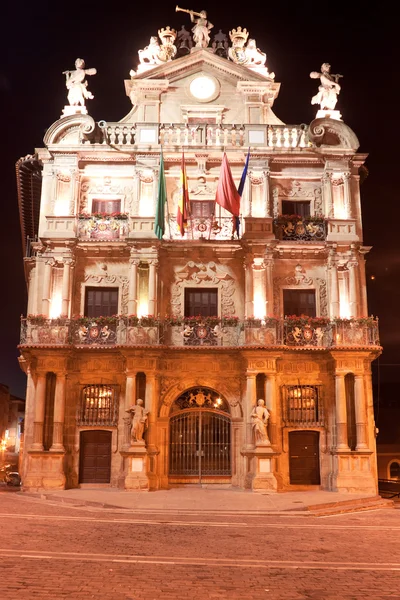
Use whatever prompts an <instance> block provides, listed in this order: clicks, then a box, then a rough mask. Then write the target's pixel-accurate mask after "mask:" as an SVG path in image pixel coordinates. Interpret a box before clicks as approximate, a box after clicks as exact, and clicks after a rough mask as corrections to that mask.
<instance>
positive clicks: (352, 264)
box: [348, 259, 358, 317]
mask: <svg viewBox="0 0 400 600" xmlns="http://www.w3.org/2000/svg"><path fill="white" fill-rule="evenodd" d="M348 269H349V296H350V298H349V307H350V316H351V317H358V285H357V284H358V281H357V279H358V278H357V269H358V262H357V261H356V260H355V259H353V260H351V261H349V263H348Z"/></svg>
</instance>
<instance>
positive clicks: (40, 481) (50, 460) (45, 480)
mask: <svg viewBox="0 0 400 600" xmlns="http://www.w3.org/2000/svg"><path fill="white" fill-rule="evenodd" d="M64 455H65V452H64V451H61V452H58V451H54V450H52V451H51V452H47V451H38V452H36V451H29V452H28V461H27V469H26V473H25V476H24V479H23V481H22V489H23V490H26V491H28V490H30V491H40V490H64V489H65V481H66V477H65V474H64V469H63V462H64Z"/></svg>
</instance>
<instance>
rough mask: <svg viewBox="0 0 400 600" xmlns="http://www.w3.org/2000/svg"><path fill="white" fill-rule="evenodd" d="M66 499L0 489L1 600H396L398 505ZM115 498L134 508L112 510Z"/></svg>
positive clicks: (193, 492) (202, 496) (182, 497)
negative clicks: (395, 506)
mask: <svg viewBox="0 0 400 600" xmlns="http://www.w3.org/2000/svg"><path fill="white" fill-rule="evenodd" d="M70 492H74V494H71V493H70V494H69V497H68V491H65V492H58V493H53V495H52V494H48V495H47V496H44V495H40V494H37V495H34V494H26V493H23V492H18V491H17V492H15V491H14V490H7V488H5V487H3V486H2V487H1V488H0V518H1V533H0V538H1V543H0V557H1V559H0V573H1V576H0V597H1V598H2V600H17V599H21V600H33V599H38V600H50V599H51V600H64V599H67V598H70V599H71V600H72V599H73V600H83V599H85V600H89V599H91V600H160V599H165V600H187V599H188V598H190V599H191V600H216V599H229V600H239V599H240V600H261V599H263V600H264V599H268V600H310V599H312V600H333V599H335V600H337V599H339V600H361V599H363V600H365V599H367V600H369V599H371V600H372V599H374V600H375V599H382V600H383V599H385V600H386V599H389V598H390V599H391V600H393V599H397V600H400V519H399V517H400V512H399V510H397V509H396V508H393V505H392V504H391V503H390V502H389V503H386V504H385V503H381V504H380V505H379V503H378V502H377V499H369V501H370V507H368V502H367V501H365V500H364V501H362V500H361V499H357V498H355V497H353V498H349V499H348V500H347V501H346V500H344V499H341V502H336V508H335V509H334V507H333V504H335V503H332V502H331V503H326V502H324V503H320V504H319V505H317V506H315V505H311V504H310V505H309V507H310V508H307V506H306V501H307V498H306V494H307V492H305V493H301V492H300V493H298V494H297V496H296V495H295V494H293V495H292V496H293V498H290V497H289V496H288V495H284V494H275V495H268V496H262V495H255V494H251V493H246V492H235V491H232V490H208V489H203V490H202V489H186V488H184V489H176V490H169V491H165V492H163V493H126V492H125V493H124V492H107V491H106V490H93V489H92V490H82V493H81V496H79V492H80V490H71V491H70ZM117 494H119V497H120V502H125V503H126V502H128V501H129V502H130V503H131V506H130V507H128V508H126V507H125V508H123V507H121V506H117V505H114V506H113V505H112V504H111V501H112V502H115V496H116V495H117ZM163 494H164V497H163ZM168 494H169V496H168ZM311 494H313V493H312V492H311ZM73 495H74V497H72V496H73ZM60 496H61V497H60ZM95 496H96V497H97V502H96V501H95V500H93V498H94V497H95ZM113 496H114V497H113ZM330 496H332V494H330ZM90 497H92V499H90ZM168 497H169V500H168V502H167V498H168ZM107 498H109V501H110V502H105V501H104V500H105V499H107ZM281 498H283V500H285V498H286V500H285V503H286V506H285V504H284V501H283V500H282V501H281ZM294 498H298V501H297V502H295V501H294ZM310 498H311V496H310ZM190 499H191V500H192V502H191V503H190ZM222 500H223V502H222ZM245 500H246V502H247V509H246V507H245V506H244V501H245ZM322 500H324V499H323V498H322ZM279 502H281V505H280V506H278V503H279ZM290 502H291V503H292V506H290ZM146 503H147V505H148V508H146V506H145V505H146ZM273 503H275V504H273ZM190 504H191V506H190ZM347 510H352V511H353V512H342V511H347ZM317 515H319V516H317Z"/></svg>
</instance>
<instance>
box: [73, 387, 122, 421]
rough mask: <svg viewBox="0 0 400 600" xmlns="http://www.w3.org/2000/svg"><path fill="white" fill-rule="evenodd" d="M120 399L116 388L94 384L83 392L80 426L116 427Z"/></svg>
mask: <svg viewBox="0 0 400 600" xmlns="http://www.w3.org/2000/svg"><path fill="white" fill-rule="evenodd" d="M117 421H118V398H117V393H116V389H115V386H112V385H103V384H93V385H87V386H85V387H84V388H83V390H82V397H81V405H80V409H79V414H78V425H96V426H98V425H108V426H112V427H114V426H116V425H117Z"/></svg>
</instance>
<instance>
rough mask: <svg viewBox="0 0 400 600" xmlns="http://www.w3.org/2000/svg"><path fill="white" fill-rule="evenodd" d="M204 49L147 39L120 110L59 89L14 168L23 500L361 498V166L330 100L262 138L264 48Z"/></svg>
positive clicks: (371, 452) (369, 432) (226, 42)
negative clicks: (311, 492) (85, 489)
mask: <svg viewBox="0 0 400 600" xmlns="http://www.w3.org/2000/svg"><path fill="white" fill-rule="evenodd" d="M197 25H198V26H199V27H200V25H201V24H200V25H199V24H197ZM197 33H199V32H197ZM218 35H219V38H218V36H215V38H214V40H212V39H211V36H210V39H207V37H204V36H203V38H201V37H199V35H197V37H196V36H195V37H194V39H192V37H191V35H190V33H189V32H184V33H182V31H181V32H179V35H177V33H176V32H175V31H174V30H171V29H170V28H166V29H162V30H160V31H159V39H160V41H161V45H160V42H159V41H158V39H157V38H152V39H151V40H150V44H149V46H148V47H147V48H145V49H144V50H143V51H140V52H139V58H140V64H139V67H138V69H137V71H131V74H130V79H129V80H128V81H126V82H125V88H126V93H127V95H128V96H129V98H130V99H131V102H132V110H131V111H130V113H129V114H128V115H127V116H126V117H124V118H123V119H122V120H121V121H119V122H118V123H109V122H106V121H100V122H95V121H94V120H93V119H92V118H91V117H90V116H89V115H88V114H87V109H86V106H85V103H84V102H81V103H79V101H77V100H76V99H74V97H73V96H69V101H70V105H69V106H66V107H65V109H64V111H63V114H62V116H61V118H60V119H59V120H58V121H57V122H55V123H54V124H53V125H51V126H50V128H49V129H48V131H47V133H46V135H45V138H44V146H43V148H40V149H38V150H37V151H36V153H35V155H32V156H27V157H25V158H23V159H21V160H20V161H19V162H18V163H17V179H18V191H19V201H20V209H21V222H22V233H23V239H26V240H27V243H26V258H25V270H26V279H27V282H28V288H29V298H28V306H27V316H26V318H24V319H23V320H22V328H21V343H20V353H21V357H20V363H21V367H22V368H23V369H24V370H25V372H26V373H27V376H28V383H27V395H26V417H25V442H24V458H23V473H22V476H23V485H24V488H25V489H30V490H40V489H62V488H65V487H79V486H84V485H93V484H97V485H100V484H103V485H109V486H111V487H119V488H124V489H127V490H130V489H143V490H148V489H152V490H157V489H162V488H168V487H169V486H173V485H180V484H188V483H193V484H199V483H202V484H208V485H210V484H212V483H215V484H219V485H222V484H225V485H227V486H238V487H240V488H248V489H252V490H270V491H271V492H273V491H285V490H300V489H309V488H312V487H315V488H320V489H323V490H340V491H344V490H347V491H349V492H365V493H376V491H377V469H376V444H375V423H374V414H373V399H372V385H371V362H372V361H373V360H374V359H375V358H376V357H377V356H378V355H379V353H380V351H381V348H380V344H379V338H378V329H377V322H376V320H375V319H373V318H372V317H367V316H366V315H367V314H368V308H367V297H366V282H365V263H364V260H365V254H366V253H367V252H368V250H369V248H368V247H365V246H364V245H363V238H362V222H361V202H360V177H361V176H362V173H363V164H364V161H365V159H366V155H365V154H360V153H359V152H358V151H357V150H358V147H359V143H358V140H357V137H356V135H355V134H354V132H353V131H352V130H351V129H350V128H349V127H348V126H347V125H346V124H345V123H344V122H343V121H342V120H341V117H340V114H339V113H338V111H336V110H334V106H333V108H332V106H330V107H328V108H326V107H324V106H323V104H322V102H321V103H320V110H319V112H318V114H317V117H316V119H315V120H314V121H313V122H312V123H310V124H309V125H290V126H289V125H286V124H284V123H283V122H282V121H281V120H280V119H279V118H278V117H277V116H276V115H275V114H274V112H273V110H272V107H273V103H274V100H275V99H276V97H277V96H278V93H279V88H280V84H279V83H276V82H275V76H274V74H273V73H269V71H268V69H267V67H266V57H265V54H264V53H263V52H261V51H260V50H259V49H257V48H256V46H255V42H254V40H250V39H249V40H248V32H247V31H246V30H245V29H242V28H240V27H239V28H238V29H237V30H233V31H231V32H230V35H229V38H228V36H224V35H223V34H221V32H220V34H218ZM178 42H179V43H178ZM78 60H80V59H78ZM82 63H83V61H81V63H78V61H77V67H76V70H75V71H72V72H68V73H70V74H71V75H70V76H68V75H67V79H68V77H70V81H72V82H73V77H74V76H76V75H77V74H78V75H80V74H81V71H80V70H79V69H81V70H82V69H83V67H84V64H83V66H82ZM89 71H91V72H89ZM93 71H94V70H93V69H89V70H87V72H86V74H88V75H93V74H94V72H93ZM320 75H321V74H319V75H318V76H320ZM78 79H79V78H78ZM82 80H83V79H82V77H81V78H80V79H79V81H78V84H74V85H81V86H82V85H83V87H81V88H76V89H75V88H74V89H75V92H76V93H77V95H78V100H79V94H81V95H82V96H83V95H84V94H87V85H84V84H82ZM71 86H72V87H73V84H72V83H70V84H69V88H68V89H69V90H70V91H71ZM321 86H322V87H323V78H322V75H321ZM67 87H68V82H67ZM85 90H86V91H85ZM338 91H339V90H338V89H336V90H335V89H334V92H335V93H336V94H337V93H338ZM85 98H90V95H86V96H85ZM161 149H162V159H163V163H164V165H163V167H164V170H165V185H166V198H167V202H166V204H163V210H164V223H163V224H162V230H163V231H162V233H161V236H160V237H157V235H156V234H155V219H156V214H157V213H158V211H159V210H160V202H162V197H161V196H160V193H159V190H160V178H161V177H162V172H161V173H160V165H161ZM248 149H249V164H248V170H247V176H246V179H245V186H244V189H243V192H242V195H241V200H240V228H239V232H237V231H236V230H235V228H234V227H233V222H232V215H231V214H230V213H229V212H228V211H227V210H225V209H224V208H221V206H219V205H217V204H216V203H215V197H216V189H217V185H218V182H219V179H220V177H221V163H222V159H223V155H224V153H226V156H227V158H228V161H229V165H230V169H231V172H232V175H233V180H234V182H235V184H236V185H237V186H238V185H239V181H240V179H241V177H242V174H243V171H244V167H245V162H246V157H247V153H248ZM183 161H184V163H183ZM182 164H184V165H185V169H186V174H187V182H188V193H189V205H188V207H187V208H188V218H187V224H186V227H185V228H184V232H183V235H182V234H181V232H180V227H179V223H178V221H177V211H178V206H179V205H180V202H181V198H182V185H181V183H180V180H181V172H182ZM162 181H163V180H161V183H162ZM138 399H142V400H143V404H141V403H138V402H137V401H138ZM260 400H262V401H263V402H259V401H260ZM257 407H258V409H259V412H257ZM265 408H266V409H267V411H266V410H265ZM134 415H135V416H134ZM136 416H138V417H141V418H138V419H136ZM135 419H136V421H135ZM138 423H140V427H142V430H143V435H141V434H137V431H138V430H137V428H136V426H137V424H138ZM135 432H136V433H135ZM257 432H258V433H257ZM256 433H257V434H256Z"/></svg>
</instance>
